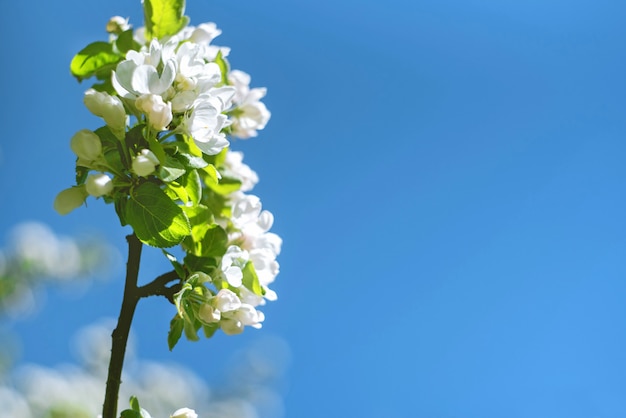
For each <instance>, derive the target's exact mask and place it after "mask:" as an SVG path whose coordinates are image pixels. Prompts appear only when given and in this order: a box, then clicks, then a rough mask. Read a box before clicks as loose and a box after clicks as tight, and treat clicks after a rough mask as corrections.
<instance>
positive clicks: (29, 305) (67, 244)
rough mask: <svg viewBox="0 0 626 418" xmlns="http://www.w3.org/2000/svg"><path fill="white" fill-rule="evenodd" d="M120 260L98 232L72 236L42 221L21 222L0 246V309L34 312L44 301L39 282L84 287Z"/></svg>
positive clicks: (12, 313)
mask: <svg viewBox="0 0 626 418" xmlns="http://www.w3.org/2000/svg"><path fill="white" fill-rule="evenodd" d="M121 265H122V256H121V255H120V253H119V251H118V250H117V249H116V248H114V247H113V246H111V245H108V244H107V243H106V242H104V241H103V240H102V239H100V238H98V236H97V235H96V236H91V237H87V236H85V237H79V238H70V237H66V236H62V235H57V234H55V233H54V232H53V231H52V230H51V229H50V228H49V227H48V226H47V225H45V224H43V223H40V222H36V221H28V222H23V223H20V224H18V225H16V226H15V227H14V228H13V229H12V230H11V232H10V233H9V238H8V241H7V244H6V245H5V247H4V249H0V311H1V312H2V313H3V314H4V315H7V316H9V317H14V318H17V317H20V316H24V315H28V314H32V313H34V312H36V310H37V307H38V306H40V305H41V303H42V301H41V298H42V297H43V295H44V293H43V292H41V290H42V286H44V285H46V286H49V285H55V286H58V285H60V286H63V288H64V289H65V290H68V291H70V292H79V293H83V292H84V291H86V290H87V288H88V286H89V284H90V283H91V282H92V281H94V280H103V279H106V278H109V277H111V271H112V269H114V268H115V267H119V266H121Z"/></svg>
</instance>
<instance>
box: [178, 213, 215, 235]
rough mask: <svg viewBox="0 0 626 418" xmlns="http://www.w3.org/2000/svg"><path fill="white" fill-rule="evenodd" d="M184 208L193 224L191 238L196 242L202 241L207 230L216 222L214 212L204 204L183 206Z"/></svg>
mask: <svg viewBox="0 0 626 418" xmlns="http://www.w3.org/2000/svg"><path fill="white" fill-rule="evenodd" d="M183 210H184V211H185V213H186V214H187V218H189V223H190V224H191V238H192V239H193V240H194V241H196V242H200V241H202V238H204V235H205V234H206V231H207V230H208V229H209V228H210V227H211V225H213V223H214V222H215V219H214V218H213V213H211V211H210V210H209V208H207V207H206V206H204V205H198V206H183Z"/></svg>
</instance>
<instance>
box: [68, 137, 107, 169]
mask: <svg viewBox="0 0 626 418" xmlns="http://www.w3.org/2000/svg"><path fill="white" fill-rule="evenodd" d="M70 148H71V149H72V151H74V154H76V156H77V157H78V158H79V159H81V160H83V162H84V163H86V164H89V163H90V162H92V161H94V160H96V159H97V158H98V157H100V155H101V154H102V143H101V142H100V138H99V137H98V135H96V134H95V133H94V132H92V131H90V130H89V129H81V130H80V131H78V132H76V133H75V134H74V136H73V137H72V139H71V140H70Z"/></svg>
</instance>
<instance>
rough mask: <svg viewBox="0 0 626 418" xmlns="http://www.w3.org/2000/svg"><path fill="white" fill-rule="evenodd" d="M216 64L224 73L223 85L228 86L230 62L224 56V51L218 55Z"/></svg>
mask: <svg viewBox="0 0 626 418" xmlns="http://www.w3.org/2000/svg"><path fill="white" fill-rule="evenodd" d="M215 63H216V64H217V65H218V66H219V67H220V71H221V73H222V84H228V61H226V58H224V57H223V56H222V51H219V52H218V53H217V56H216V57H215Z"/></svg>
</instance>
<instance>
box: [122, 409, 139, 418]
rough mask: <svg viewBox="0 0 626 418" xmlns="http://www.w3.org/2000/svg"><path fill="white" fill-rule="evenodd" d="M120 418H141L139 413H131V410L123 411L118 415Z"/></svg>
mask: <svg viewBox="0 0 626 418" xmlns="http://www.w3.org/2000/svg"><path fill="white" fill-rule="evenodd" d="M120 418H142V417H141V413H140V412H137V411H133V410H132V409H125V410H124V411H122V413H121V414H120Z"/></svg>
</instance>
